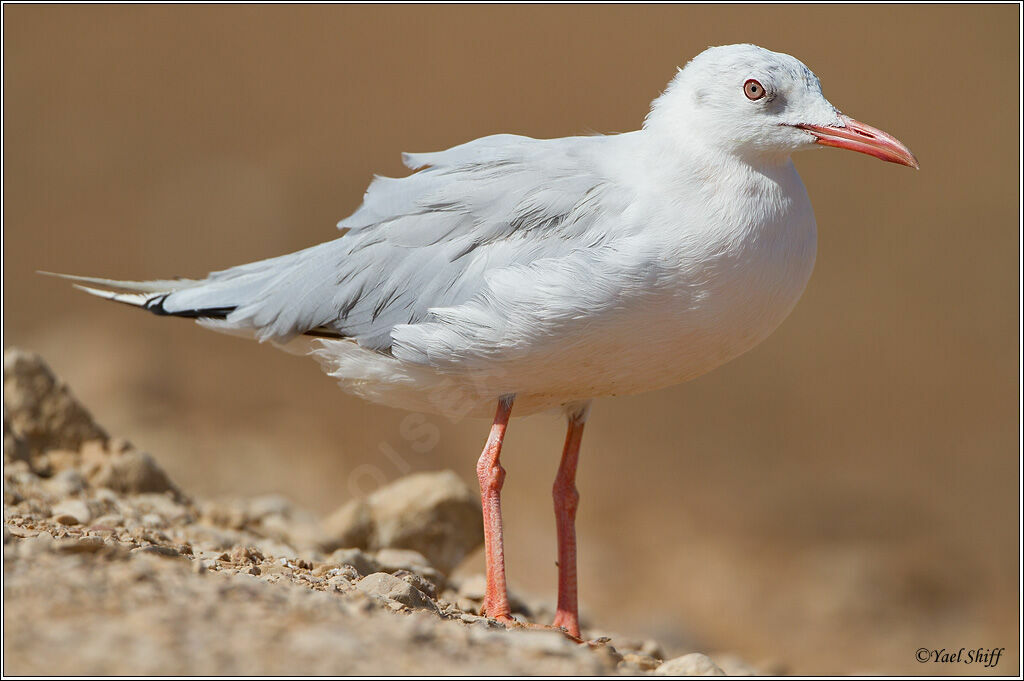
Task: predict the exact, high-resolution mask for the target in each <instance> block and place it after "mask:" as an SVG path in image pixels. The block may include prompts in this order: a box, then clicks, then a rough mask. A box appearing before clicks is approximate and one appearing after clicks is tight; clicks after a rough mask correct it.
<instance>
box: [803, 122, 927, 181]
mask: <svg viewBox="0 0 1024 681" xmlns="http://www.w3.org/2000/svg"><path fill="white" fill-rule="evenodd" d="M842 121H843V123H844V125H843V126H827V125H808V124H801V125H798V126H797V127H798V128H802V129H804V130H806V131H807V132H809V133H811V134H812V135H814V136H815V137H816V138H817V139H816V140H815V141H816V142H817V143H818V144H822V145H824V146H826V147H838V148H840V149H850V150H851V151H859V152H860V153H862V154H867V155H869V156H874V157H875V158H880V159H882V160H883V161H889V162H890V163H899V164H900V165H904V166H910V167H911V168H914V169H918V168H920V167H921V166H920V165H918V163H917V158H915V157H914V154H912V153H911V152H910V149H907V147H906V145H905V144H903V142H900V141H899V140H898V139H896V138H895V137H893V136H892V135H890V134H889V133H887V132H884V131H882V130H879V129H878V128H873V127H871V126H870V125H868V124H867V123H861V122H860V121H856V120H854V119H852V118H850V117H849V116H842Z"/></svg>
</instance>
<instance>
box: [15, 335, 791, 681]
mask: <svg viewBox="0 0 1024 681" xmlns="http://www.w3.org/2000/svg"><path fill="white" fill-rule="evenodd" d="M479 513H480V511H479V506H478V503H477V502H476V500H475V498H474V495H473V494H472V492H471V491H470V490H469V489H467V488H466V486H465V485H464V484H463V483H462V482H461V481H460V480H459V478H458V477H457V476H456V475H454V474H452V473H450V472H439V473H420V474H416V475H411V476H408V477H406V478H402V479H400V480H398V481H396V482H394V483H393V484H391V485H389V486H387V487H384V488H381V489H380V490H378V491H377V492H375V493H374V494H372V495H371V496H370V497H368V498H366V499H363V500H353V501H352V502H350V503H348V504H346V505H345V506H343V507H341V508H340V509H338V510H337V511H336V512H335V513H333V514H331V515H330V516H329V517H327V518H325V519H322V520H321V519H318V518H316V517H313V516H312V515H310V514H308V513H305V512H304V511H302V510H301V509H300V508H298V507H297V506H296V505H294V504H292V503H291V502H289V501H288V500H287V499H284V498H280V497H260V498H255V499H234V500H218V501H203V500H199V499H193V498H190V497H189V496H188V495H187V494H186V493H185V492H184V491H183V490H180V489H178V488H177V487H176V486H175V485H174V483H173V482H172V481H171V480H170V479H169V478H168V476H167V475H166V474H165V473H164V472H163V471H162V470H161V468H160V466H159V465H158V464H157V462H156V460H155V459H154V458H153V457H152V456H150V455H149V454H147V453H144V452H140V451H138V450H137V449H135V448H134V447H133V446H132V445H131V444H130V443H128V442H125V441H123V440H119V439H117V438H112V437H110V436H109V435H108V434H107V433H106V432H105V431H104V430H103V429H102V428H101V427H100V426H98V425H97V424H96V423H95V422H94V421H93V419H92V418H91V416H90V415H89V412H88V411H87V410H86V409H85V408H84V407H82V405H80V404H79V403H78V402H77V401H76V400H75V399H74V397H73V396H72V394H71V392H70V391H69V390H68V388H67V386H65V385H64V384H63V383H62V382H61V381H60V380H59V379H58V378H56V377H55V376H54V375H53V373H52V372H51V371H50V370H49V368H48V367H47V366H46V364H45V363H44V362H43V361H42V360H41V359H40V358H39V357H38V356H36V355H32V354H30V353H25V352H21V351H18V350H9V351H7V352H6V353H5V354H4V631H5V635H4V662H3V672H4V674H10V675H27V674H106V675H113V674H586V675H596V674H670V675H674V674H706V675H707V674H710V675H720V674H724V673H726V672H728V673H733V674H752V673H756V671H757V670H755V669H753V668H751V667H750V666H749V665H747V664H746V663H744V662H743V661H742V660H740V659H738V658H736V657H735V656H730V655H723V656H715V659H714V660H712V659H711V658H710V657H707V656H705V655H703V654H700V653H695V652H692V653H689V654H685V655H682V656H676V657H672V658H671V659H666V658H667V657H669V656H667V655H666V653H665V651H664V650H663V649H662V647H661V646H660V645H659V644H658V643H657V642H655V641H633V640H628V639H626V638H623V637H618V636H614V635H608V634H604V633H602V632H597V631H590V630H585V631H584V636H585V637H586V638H587V639H588V642H587V643H585V644H582V645H581V644H577V643H575V642H573V641H571V640H569V639H568V638H567V637H566V636H564V635H563V634H561V633H560V632H558V631H552V630H536V629H527V628H520V629H512V630H507V629H506V628H505V627H504V626H502V625H499V624H497V623H496V622H493V621H491V620H488V619H487V618H486V617H481V616H480V615H479V606H480V602H481V600H482V597H483V589H484V580H483V576H482V575H474V576H470V577H467V578H462V579H455V578H452V577H450V575H451V573H452V571H453V570H454V568H455V567H456V566H458V565H459V563H460V562H462V559H463V558H464V557H465V556H466V555H467V554H468V553H469V552H471V551H472V550H473V549H475V548H476V547H477V546H478V545H479V544H480V543H481V542H482V529H481V521H480V516H479ZM512 600H513V608H514V609H515V611H516V613H515V614H516V616H517V618H520V619H522V620H523V621H541V622H544V621H550V619H551V612H550V605H549V604H546V603H542V602H529V601H528V600H526V599H523V598H516V597H515V595H514V594H513V599H512ZM680 652H682V651H680ZM769 671H772V670H769Z"/></svg>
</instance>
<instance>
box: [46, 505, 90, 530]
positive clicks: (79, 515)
mask: <svg viewBox="0 0 1024 681" xmlns="http://www.w3.org/2000/svg"><path fill="white" fill-rule="evenodd" d="M51 513H52V514H53V519H54V520H55V521H56V522H57V523H59V524H61V525H84V524H85V523H87V522H89V521H90V520H91V519H92V513H90V512H89V506H88V505H87V504H86V503H85V502H84V501H82V500H80V499H65V500H64V501H62V502H60V503H59V504H57V505H56V506H54V507H53V509H52V510H51Z"/></svg>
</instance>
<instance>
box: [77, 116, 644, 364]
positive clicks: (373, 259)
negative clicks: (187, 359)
mask: <svg viewBox="0 0 1024 681" xmlns="http://www.w3.org/2000/svg"><path fill="white" fill-rule="evenodd" d="M605 139H607V138H604V137H569V138H561V139H551V140H540V139H531V138H528V137H520V136H517V135H494V136H490V137H483V138H480V139H477V140H474V141H471V142H468V143H466V144H462V145H460V146H455V147H452V148H450V150H447V151H444V152H439V153H435V154H408V155H404V157H403V159H404V161H406V164H407V165H408V166H410V167H411V168H414V169H416V168H423V169H422V170H420V171H419V172H417V173H414V174H412V175H410V176H408V177H403V178H397V179H395V178H386V177H377V178H375V180H374V181H373V182H372V183H371V185H370V187H369V188H368V190H367V193H366V196H365V199H364V203H362V205H361V206H360V207H359V209H358V210H356V211H355V212H354V213H353V214H352V215H351V216H350V217H348V218H346V219H344V220H342V221H341V222H339V224H338V226H339V227H340V228H342V229H345V230H346V233H345V235H344V236H342V237H341V238H340V239H336V240H334V241H331V242H327V243H324V244H319V245H317V246H314V247H311V248H308V249H305V250H302V251H298V252H296V253H291V254H288V255H284V256H281V257H276V258H270V259H268V260H261V261H259V262H253V263H249V264H246V265H241V266H238V267H232V268H230V269H226V270H223V271H219V272H214V273H212V274H210V275H209V276H208V278H207V279H205V280H201V281H182V282H181V283H180V286H178V287H175V288H173V289H172V290H169V291H168V290H167V289H165V288H161V287H158V286H153V285H155V284H157V283H142V284H130V283H120V284H121V285H122V286H121V287H120V288H128V289H129V290H130V291H133V292H141V293H130V294H108V295H105V297H109V298H112V299H115V300H120V301H122V302H130V303H132V304H136V305H140V306H144V307H147V308H150V309H151V310H153V311H156V312H159V313H164V314H175V315H181V316H194V317H200V318H206V320H210V318H214V320H218V322H217V323H216V325H215V328H217V329H219V330H221V331H227V332H243V333H254V334H255V335H256V336H257V337H258V338H259V339H260V340H271V341H274V342H279V343H284V342H287V341H289V340H290V339H292V338H294V337H295V336H297V335H299V334H313V335H330V336H338V337H346V338H351V339H353V340H355V341H356V342H358V343H359V344H360V345H362V346H365V347H369V348H372V349H375V350H388V349H390V347H391V344H392V338H391V331H392V330H393V329H394V327H396V326H398V325H410V324H417V323H419V322H421V321H423V320H424V318H425V317H426V316H427V315H428V313H429V310H430V309H431V308H437V307H449V306H453V305H458V304H460V303H462V302H465V301H467V300H469V299H470V298H472V297H473V296H474V295H476V294H477V293H479V292H480V291H481V290H483V288H484V287H485V286H486V280H487V278H488V276H489V275H490V274H492V273H494V272H495V271H497V270H499V269H502V268H506V267H510V266H514V265H529V264H531V263H535V262H537V261H540V260H544V259H550V258H559V257H564V256H566V255H568V254H569V253H571V252H573V251H577V250H579V249H588V248H593V247H596V246H598V245H600V244H601V243H602V242H604V241H605V240H607V239H609V238H610V237H611V236H612V231H613V230H612V229H611V228H610V225H612V224H613V223H614V216H615V215H616V214H621V213H622V212H623V211H624V210H625V208H626V206H627V205H628V203H629V198H628V197H624V196H622V195H623V191H622V189H618V190H616V191H611V190H610V184H609V182H608V179H607V178H606V177H604V176H603V175H602V174H601V172H600V171H599V170H598V168H599V167H600V164H599V163H598V162H597V159H598V157H599V154H600V152H599V150H600V145H601V144H602V143H603V140H605ZM84 281H87V282H90V281H91V282H93V283H104V284H105V285H111V284H118V283H111V282H109V281H106V280H84ZM126 285H127V286H126ZM132 287H135V288H132Z"/></svg>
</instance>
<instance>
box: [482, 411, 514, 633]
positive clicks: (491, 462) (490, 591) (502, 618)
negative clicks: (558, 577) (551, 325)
mask: <svg viewBox="0 0 1024 681" xmlns="http://www.w3.org/2000/svg"><path fill="white" fill-rule="evenodd" d="M514 399H515V395H505V396H503V397H501V398H500V399H499V400H498V411H497V413H495V415H494V423H493V425H491V433H490V435H489V436H488V437H487V444H486V445H484V451H483V453H482V454H481V455H480V460H479V461H477V464H476V476H477V479H478V480H479V481H480V504H481V506H482V507H483V512H484V553H485V556H486V561H487V593H486V595H485V596H484V605H483V611H482V614H486V615H487V616H488V617H490V618H492V619H495V620H498V621H499V622H504V623H506V624H508V623H511V622H513V621H514V620H513V619H512V610H511V608H509V605H508V589H507V586H506V584H505V547H504V543H503V541H502V532H501V486H502V484H503V483H504V482H505V469H504V468H502V467H501V463H500V462H499V460H498V459H499V457H500V456H501V443H502V441H503V440H504V439H505V429H506V428H507V427H508V419H509V415H510V414H511V413H512V402H513V400H514Z"/></svg>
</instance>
